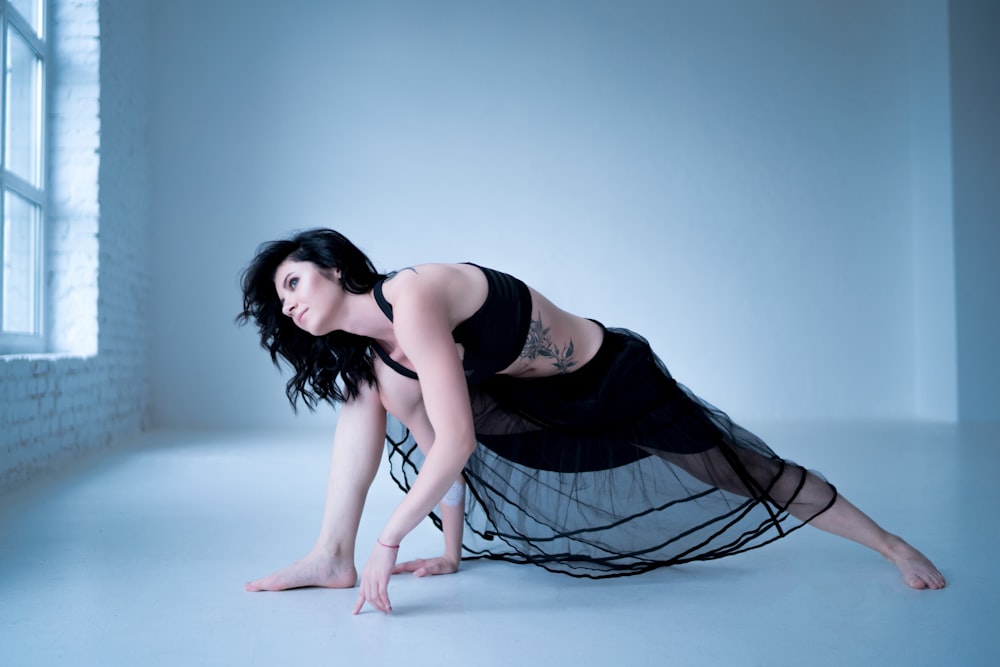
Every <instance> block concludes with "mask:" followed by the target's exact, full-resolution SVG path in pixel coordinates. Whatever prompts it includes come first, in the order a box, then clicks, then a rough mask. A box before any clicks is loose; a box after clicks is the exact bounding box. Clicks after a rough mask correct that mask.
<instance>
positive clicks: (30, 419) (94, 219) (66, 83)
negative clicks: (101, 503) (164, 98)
mask: <svg viewBox="0 0 1000 667" xmlns="http://www.w3.org/2000/svg"><path fill="white" fill-rule="evenodd" d="M98 10H99V11H98ZM50 13H51V17H52V24H51V25H52V33H51V41H52V47H51V48H52V56H51V59H52V64H51V65H50V67H52V70H51V72H50V85H51V89H50V95H51V98H50V100H51V101H50V104H49V108H48V112H49V116H50V117H49V122H50V124H51V125H50V130H51V135H50V144H49V148H50V155H51V158H50V160H51V162H50V165H49V166H50V173H49V190H50V193H51V199H50V208H49V212H48V213H49V225H50V226H49V234H48V236H47V239H46V241H47V244H48V255H47V262H48V264H47V269H48V271H47V273H48V277H47V282H48V287H49V293H50V295H51V298H50V300H49V305H48V308H49V312H48V315H49V318H50V321H51V322H52V323H53V324H54V326H53V327H52V344H53V347H54V349H55V350H58V351H59V352H60V354H58V355H34V356H20V357H3V358H0V492H2V491H3V490H4V489H7V488H10V487H12V486H14V485H17V484H19V483H21V482H23V481H24V480H26V479H28V478H30V477H32V476H35V475H38V474H40V473H44V472H46V471H49V470H53V469H56V468H58V467H60V466H62V465H65V464H66V463H67V462H69V461H72V460H74V459H76V458H79V457H81V456H83V455H84V454H86V453H87V452H89V451H92V450H94V449H98V448H101V447H105V446H107V445H109V444H111V443H112V442H114V441H116V440H119V439H123V438H127V437H128V436H130V435H133V434H135V433H137V432H139V431H141V430H142V429H143V428H144V427H145V425H146V423H147V422H148V414H149V384H148V375H149V356H148V355H149V339H150V334H149V326H148V322H149V308H150V303H149V298H148V295H149V293H150V279H151V275H150V270H149V266H150V262H149V261H148V254H149V251H150V243H149V237H150V232H151V229H150V223H149V219H150V183H149V177H150V166H149V164H148V151H147V135H148V132H147V128H146V124H147V120H148V118H149V115H148V100H149V95H148V90H147V85H148V84H147V82H148V79H149V70H150V67H149V62H150V59H149V54H148V44H149V32H150V30H149V3H147V2H145V0H142V1H139V2H136V1H135V0H101V1H100V3H99V7H98V0H50ZM98 30H99V32H100V34H98Z"/></svg>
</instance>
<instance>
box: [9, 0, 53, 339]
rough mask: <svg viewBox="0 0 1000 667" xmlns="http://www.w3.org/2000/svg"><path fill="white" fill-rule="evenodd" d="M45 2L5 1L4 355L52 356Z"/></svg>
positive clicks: (30, 0)
mask: <svg viewBox="0 0 1000 667" xmlns="http://www.w3.org/2000/svg"><path fill="white" fill-rule="evenodd" d="M44 26H45V0H0V27H2V34H0V59H2V63H3V77H2V80H0V101H2V102H0V107H2V110H3V113H2V114H0V144H2V145H0V227H2V233H0V257H2V259H3V270H2V271H0V353H3V352H40V351H42V350H43V349H44V344H45V339H44V335H43V334H44V322H43V320H44V318H43V293H42V292H43V290H42V285H43V280H42V257H43V255H42V250H43V248H42V246H43V238H44V234H43V224H44V221H45V182H44V175H45V169H44V164H43V163H44V155H45V152H44V137H45V127H44V125H45V123H44V118H45V109H44V106H45V96H44V91H45V63H46V56H47V53H46V43H45V37H46V35H45V30H44Z"/></svg>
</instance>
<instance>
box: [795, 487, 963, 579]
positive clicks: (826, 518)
mask: <svg viewBox="0 0 1000 667" xmlns="http://www.w3.org/2000/svg"><path fill="white" fill-rule="evenodd" d="M809 477H810V478H813V479H816V480H817V481H819V480H818V478H817V477H816V476H815V475H813V474H811V473H810V474H809ZM807 483H808V482H807ZM789 511H790V512H791V513H792V515H793V516H795V517H797V518H799V519H802V520H803V521H808V522H809V525H811V526H815V527H816V528H819V529H820V530H825V531H826V532H828V533H832V534H834V535H839V536H840V537H846V538H847V539H849V540H852V541H854V542H857V543H858V544H863V545H864V546H866V547H868V548H870V549H874V550H875V551H877V552H879V553H880V554H882V556H883V557H884V558H885V559H886V560H888V561H889V562H890V563H892V564H893V565H895V566H896V567H897V568H899V573H900V574H901V575H902V576H903V581H904V582H905V583H906V585H907V586H909V587H910V588H934V589H936V588H944V586H945V580H944V576H942V574H941V573H940V572H939V571H938V569H937V568H936V567H934V564H933V563H931V562H930V560H929V559H928V558H927V557H926V556H924V555H923V554H922V553H920V552H919V551H917V550H916V549H914V548H913V547H912V546H910V545H909V544H907V543H906V542H905V541H904V540H903V539H902V538H900V537H898V536H897V535H893V534H892V533H889V532H888V531H886V530H885V529H884V528H882V527H881V526H879V525H878V524H877V523H875V522H874V521H873V520H872V519H871V518H870V517H869V516H868V515H867V514H865V513H864V512H862V511H861V510H859V509H858V508H857V507H855V506H854V505H853V504H851V502H850V501H848V500H847V499H846V498H844V497H843V496H841V495H838V496H837V499H836V500H835V501H834V503H833V505H832V506H831V507H830V508H829V509H828V510H826V511H825V512H823V513H822V514H820V515H819V516H815V517H812V518H810V517H808V516H801V515H799V514H798V513H796V511H795V510H794V509H790V510H789Z"/></svg>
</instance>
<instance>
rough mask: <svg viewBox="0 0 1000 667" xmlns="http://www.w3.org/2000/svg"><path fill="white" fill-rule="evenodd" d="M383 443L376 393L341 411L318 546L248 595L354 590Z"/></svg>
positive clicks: (366, 392) (258, 583) (370, 392)
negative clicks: (358, 544)
mask: <svg viewBox="0 0 1000 667" xmlns="http://www.w3.org/2000/svg"><path fill="white" fill-rule="evenodd" d="M384 442H385V409H384V408H383V407H382V404H381V402H380V400H379V396H378V393H377V392H376V391H375V390H374V389H371V388H365V389H364V390H363V391H362V392H361V394H360V395H359V396H358V397H357V398H355V399H354V400H352V401H350V402H348V403H344V404H343V405H342V406H341V408H340V414H339V416H338V418H337V432H336V434H335V435H334V438H333V453H332V455H331V457H330V476H329V481H328V484H327V490H326V505H325V507H324V510H323V523H322V525H321V527H320V534H319V538H318V539H317V540H316V545H315V546H314V547H313V549H312V551H310V552H309V554H307V555H306V556H305V558H302V559H301V560H298V561H296V562H294V563H292V564H291V565H289V566H287V567H285V568H282V569H281V570H278V571H277V572H274V573H273V574H270V575H268V576H266V577H262V578H260V579H257V580H255V581H251V582H248V583H247V584H245V585H244V588H245V589H246V590H248V591H283V590H286V589H289V588H301V587H304V586H322V587H325V588H350V587H352V586H354V584H355V582H356V581H357V577H358V572H357V569H356V568H355V566H354V542H355V539H356V538H357V534H358V525H359V524H360V522H361V512H362V510H363V509H364V504H365V497H366V496H367V494H368V488H369V487H370V486H371V483H372V480H373V479H375V473H376V471H377V470H378V464H379V459H380V458H381V454H382V447H383V443H384Z"/></svg>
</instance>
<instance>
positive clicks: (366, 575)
mask: <svg viewBox="0 0 1000 667" xmlns="http://www.w3.org/2000/svg"><path fill="white" fill-rule="evenodd" d="M398 552H399V547H395V548H393V547H386V546H383V545H381V544H376V545H375V549H373V550H372V555H371V556H369V557H368V563H367V564H366V565H365V569H364V570H362V571H361V591H360V592H359V593H358V602H357V604H355V605H354V611H353V612H352V613H354V614H357V613H358V612H360V611H361V608H362V607H364V606H365V602H367V603H368V604H370V605H371V606H373V607H375V608H376V609H378V610H379V611H381V612H385V613H386V614H388V613H389V612H391V611H392V604H391V603H390V602H389V594H388V588H389V577H390V576H391V575H392V569H393V566H394V565H395V564H396V554H397V553H398Z"/></svg>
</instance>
